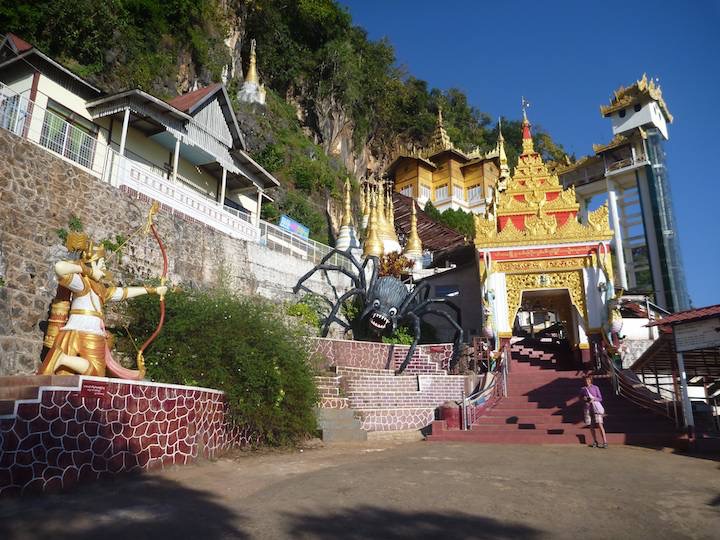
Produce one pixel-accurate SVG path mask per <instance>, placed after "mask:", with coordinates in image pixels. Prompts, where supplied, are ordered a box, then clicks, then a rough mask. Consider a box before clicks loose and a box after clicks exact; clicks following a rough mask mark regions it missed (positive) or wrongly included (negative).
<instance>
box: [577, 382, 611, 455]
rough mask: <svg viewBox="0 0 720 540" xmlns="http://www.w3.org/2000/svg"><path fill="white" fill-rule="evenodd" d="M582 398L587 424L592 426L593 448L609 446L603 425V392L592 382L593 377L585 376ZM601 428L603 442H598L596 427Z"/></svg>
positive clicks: (581, 392)
mask: <svg viewBox="0 0 720 540" xmlns="http://www.w3.org/2000/svg"><path fill="white" fill-rule="evenodd" d="M580 399H582V401H583V413H584V415H585V425H586V426H588V427H589V428H590V433H591V434H592V438H593V444H592V447H593V448H607V446H608V444H607V437H606V435H605V426H604V425H603V415H604V414H605V409H604V407H603V405H602V394H601V393H600V389H599V388H598V387H597V386H595V385H594V384H593V383H592V377H590V376H589V375H588V376H587V377H585V386H583V388H582V390H581V391H580ZM596 427H598V428H600V434H601V435H602V444H598V441H597V437H596V436H595V428H596Z"/></svg>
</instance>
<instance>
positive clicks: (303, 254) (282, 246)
mask: <svg viewBox="0 0 720 540" xmlns="http://www.w3.org/2000/svg"><path fill="white" fill-rule="evenodd" d="M260 243H261V244H263V245H264V246H266V247H268V248H270V249H272V250H274V251H279V252H280V253H284V254H286V255H292V256H293V257H296V258H298V259H302V260H305V261H309V262H311V263H313V264H318V263H319V262H320V261H321V260H322V259H323V257H325V256H326V255H327V254H328V253H330V252H331V251H332V250H333V248H331V247H330V246H327V245H325V244H321V243H320V242H316V241H315V240H312V239H310V238H302V237H300V236H298V235H296V234H293V233H291V232H289V231H286V230H285V229H281V228H280V227H278V226H277V225H273V224H272V223H268V222H266V221H260ZM327 263H328V264H334V265H337V266H340V267H343V268H350V266H351V263H350V262H349V261H348V260H347V259H346V258H345V257H343V256H341V255H338V254H337V253H336V254H334V255H333V256H332V257H330V259H328V261H327Z"/></svg>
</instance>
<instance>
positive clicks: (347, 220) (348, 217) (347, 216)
mask: <svg viewBox="0 0 720 540" xmlns="http://www.w3.org/2000/svg"><path fill="white" fill-rule="evenodd" d="M350 190H351V188H350V179H349V178H347V177H346V178H345V207H344V208H343V217H342V222H341V223H340V226H341V227H349V226H350V225H352V202H351V199H350Z"/></svg>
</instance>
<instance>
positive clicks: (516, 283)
mask: <svg viewBox="0 0 720 540" xmlns="http://www.w3.org/2000/svg"><path fill="white" fill-rule="evenodd" d="M505 279H506V282H505V283H506V290H507V306H508V324H509V325H510V328H512V327H513V323H514V322H515V316H516V315H517V311H518V309H519V308H520V302H521V300H522V293H523V292H524V291H536V290H549V289H567V291H568V292H569V293H570V301H571V302H572V304H573V305H574V306H575V307H576V308H577V310H578V311H579V312H580V314H581V315H582V316H583V317H584V318H585V320H586V321H587V311H586V309H587V308H586V303H585V287H584V280H583V273H582V270H571V271H552V272H542V273H537V272H533V273H528V274H507V275H506V278H505Z"/></svg>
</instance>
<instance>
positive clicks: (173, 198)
mask: <svg viewBox="0 0 720 540" xmlns="http://www.w3.org/2000/svg"><path fill="white" fill-rule="evenodd" d="M0 127H2V128H4V129H7V130H9V131H12V132H14V133H15V134H16V135H18V136H21V137H24V138H26V139H29V140H30V141H32V142H34V143H36V144H39V145H41V146H43V147H45V148H46V149H48V150H50V151H51V152H53V153H56V154H58V155H59V156H61V157H62V158H64V159H66V160H68V161H70V162H72V163H73V164H74V165H77V166H80V167H82V168H84V169H86V170H87V171H88V172H90V173H92V174H94V175H96V176H98V177H100V178H102V179H103V180H105V181H108V182H110V183H112V184H114V185H117V186H121V185H122V186H126V187H127V188H130V189H133V190H135V191H137V192H140V193H143V194H145V195H147V196H148V197H151V198H153V199H156V200H159V201H160V202H161V203H163V204H166V205H168V206H170V207H172V208H174V209H175V210H177V211H179V212H184V213H185V214H187V215H188V216H190V217H192V218H195V219H198V220H200V221H203V222H205V223H207V224H208V225H210V226H214V227H216V228H218V229H220V230H222V231H223V232H226V233H228V234H230V235H232V236H235V237H239V238H244V239H248V240H257V239H258V238H259V235H260V229H259V226H260V205H261V201H262V198H263V196H266V195H265V193H266V190H268V189H271V188H274V187H277V186H278V185H279V182H278V181H277V180H276V179H275V178H274V177H273V176H272V175H271V174H270V173H268V172H267V171H266V170H265V169H263V167H262V166H260V165H259V164H258V163H256V162H255V161H254V160H253V159H252V158H251V157H250V155H249V154H248V153H247V152H246V147H245V143H244V140H243V136H242V132H241V130H240V127H239V125H238V122H237V119H236V118H235V114H234V113H233V110H232V106H231V103H230V99H229V97H228V94H227V91H226V90H225V87H224V86H223V85H222V84H213V85H211V86H208V87H205V88H201V89H198V90H196V91H194V92H190V93H188V94H184V95H181V96H178V97H176V98H174V99H171V100H169V101H164V100H162V99H160V98H157V97H155V96H152V95H150V94H148V93H147V92H144V91H142V90H138V89H133V90H127V91H124V92H119V93H115V94H106V93H104V92H102V91H101V90H100V89H98V88H96V87H95V86H93V85H92V84H90V83H88V82H87V81H85V80H83V79H82V78H81V77H78V76H77V75H75V74H74V73H72V72H71V71H70V70H68V69H67V68H65V67H64V66H62V65H61V64H59V63H58V62H56V61H55V60H53V59H52V58H50V57H48V56H47V55H45V54H44V53H43V52H41V51H39V50H38V49H37V48H35V47H34V46H32V45H31V44H29V43H27V42H26V41H24V40H22V39H21V38H19V37H17V36H15V35H13V34H7V35H6V37H5V39H4V41H3V42H2V45H1V46H0Z"/></svg>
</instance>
